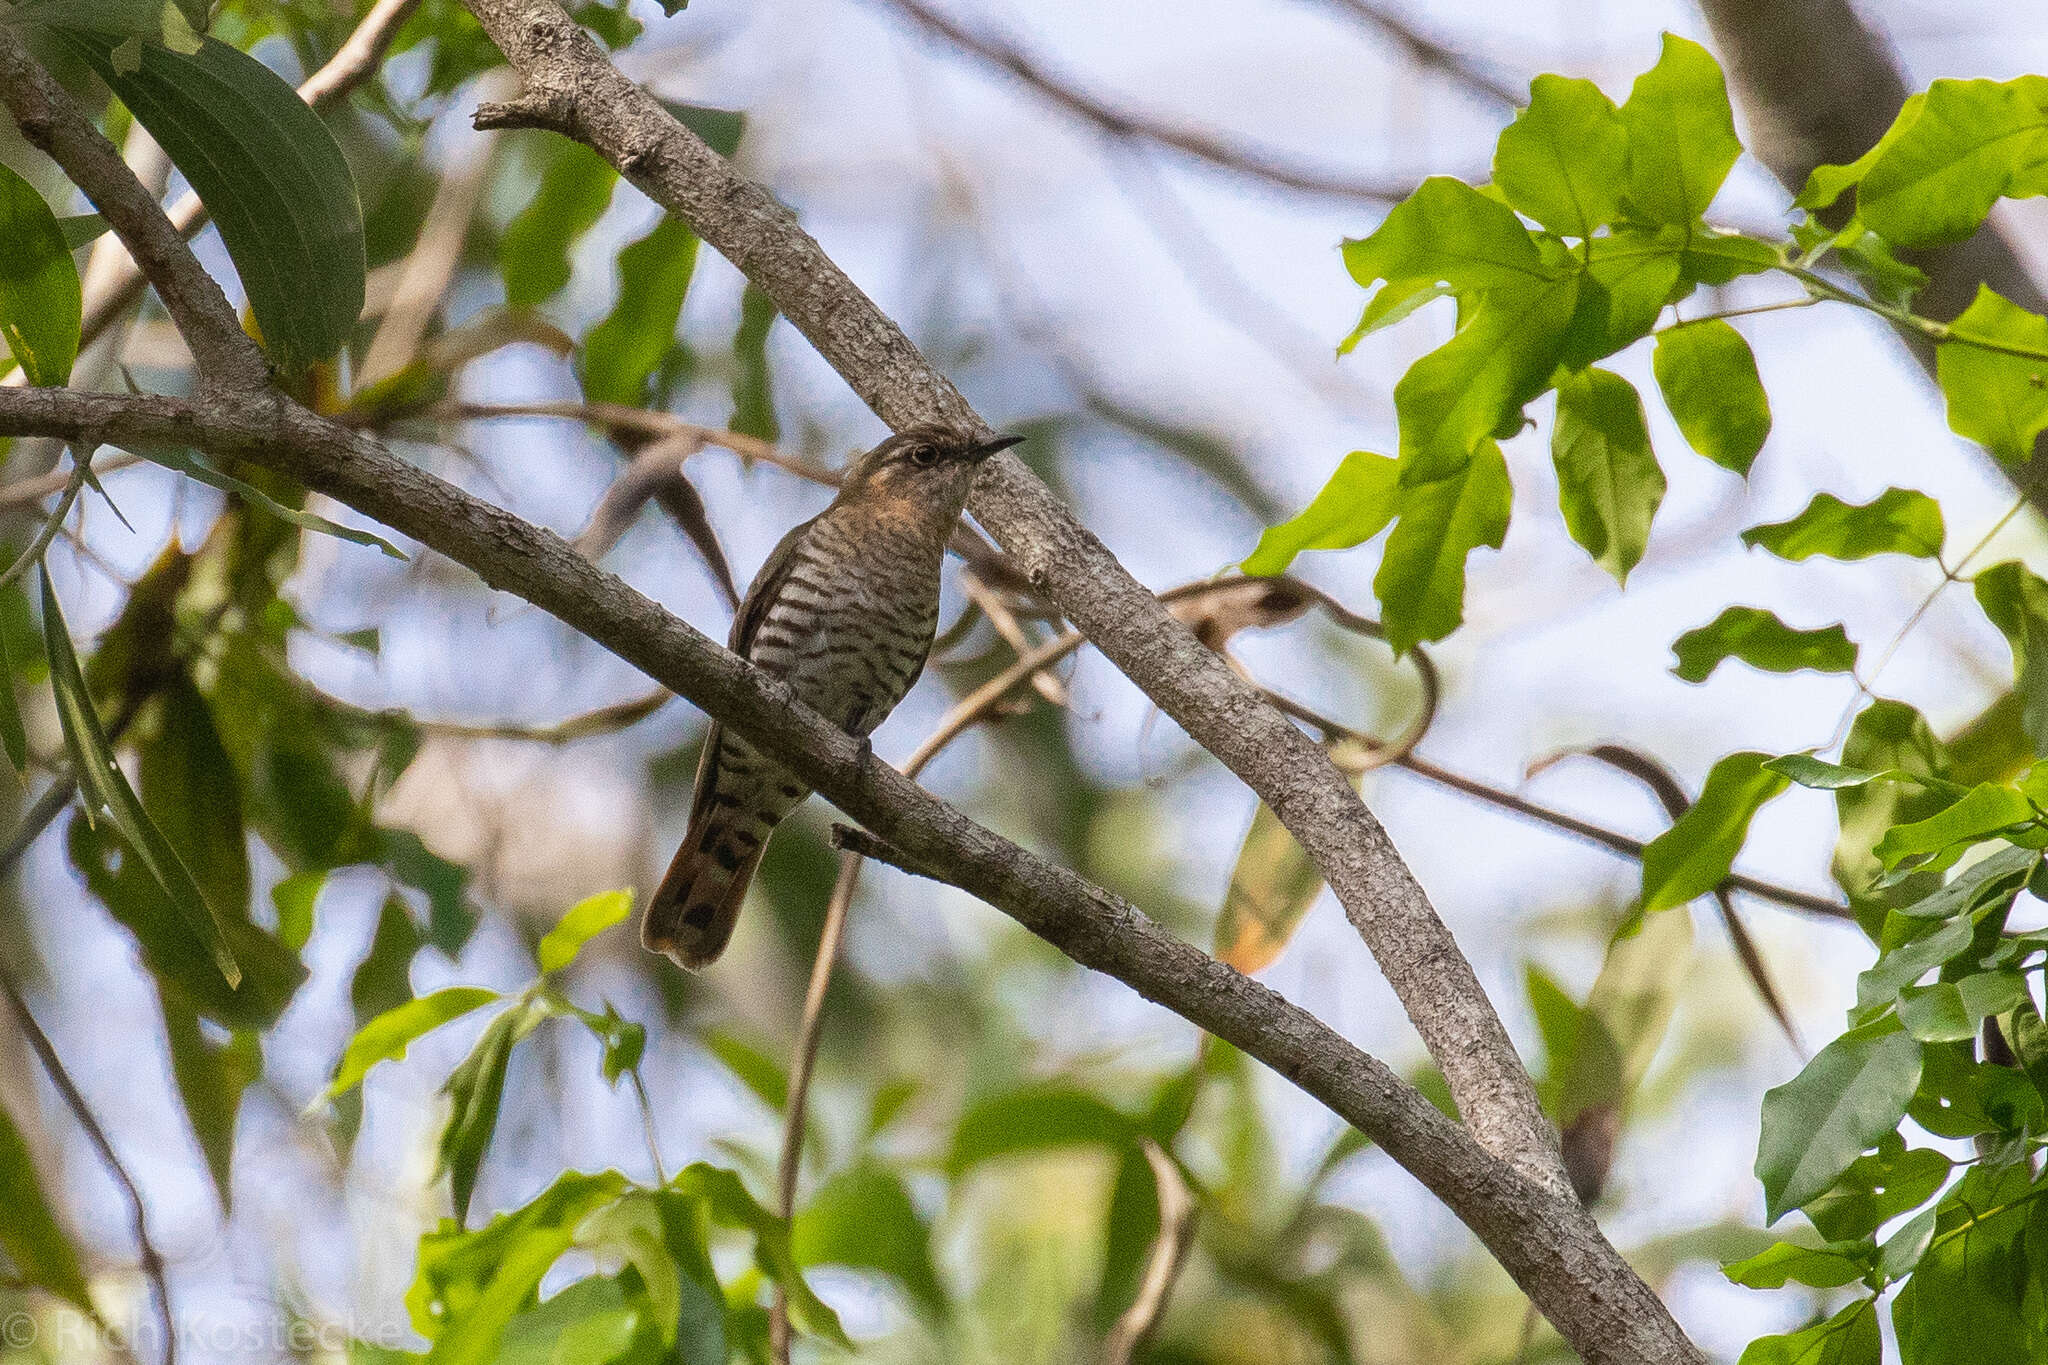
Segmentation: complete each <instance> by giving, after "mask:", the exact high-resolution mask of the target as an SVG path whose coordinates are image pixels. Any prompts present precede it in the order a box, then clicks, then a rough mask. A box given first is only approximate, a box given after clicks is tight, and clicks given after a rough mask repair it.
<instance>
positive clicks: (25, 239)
mask: <svg viewBox="0 0 2048 1365" xmlns="http://www.w3.org/2000/svg"><path fill="white" fill-rule="evenodd" d="M0 241H4V242H6V243H7V249H6V250H5V251H4V252H0V340H4V341H5V342H6V343H7V349H8V350H9V351H11V352H12V353H13V355H14V359H15V362H16V363H17V364H19V365H20V366H21V372H22V374H23V376H24V377H25V378H27V380H28V382H29V383H31V384H35V385H39V386H41V387H44V388H62V387H63V386H64V384H65V383H66V382H67V381H69V380H70V378H71V362H72V361H73V360H76V359H77V358H78V329H79V318H80V314H81V310H82V309H83V307H84V301H83V296H82V295H81V294H80V292H79V284H78V267H77V266H76V265H75V264H73V262H72V260H71V248H70V247H69V246H68V245H66V244H65V241H64V233H63V230H62V229H61V228H59V227H58V225H57V217H56V215H55V214H53V213H51V212H50V206H49V205H48V204H46V203H44V202H43V197H42V196H41V195H40V194H37V193H36V191H35V186H33V185H31V184H29V183H28V181H26V180H23V179H22V178H21V177H20V176H19V175H16V174H15V173H14V172H13V171H12V170H11V169H9V168H8V167H6V166H0Z"/></svg>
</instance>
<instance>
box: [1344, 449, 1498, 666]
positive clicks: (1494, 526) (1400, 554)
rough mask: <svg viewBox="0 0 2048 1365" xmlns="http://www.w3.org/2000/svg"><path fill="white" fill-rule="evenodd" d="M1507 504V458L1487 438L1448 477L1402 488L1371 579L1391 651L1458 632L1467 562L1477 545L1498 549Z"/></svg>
mask: <svg viewBox="0 0 2048 1365" xmlns="http://www.w3.org/2000/svg"><path fill="white" fill-rule="evenodd" d="M1513 501H1514V491H1513V489H1512V487H1511V486H1510V485H1509V483H1508V467H1507V461H1506V460H1505V459H1503V458H1502V457H1501V453H1500V447H1499V446H1497V445H1495V444H1494V443H1493V442H1491V441H1484V442H1481V443H1480V447H1479V449H1478V451H1477V452H1476V453H1474V454H1473V456H1472V458H1471V459H1470V460H1469V461H1467V462H1466V464H1465V465H1464V467H1463V468H1462V469H1460V470H1458V471H1457V472H1456V473H1455V474H1452V475H1450V476H1449V477H1446V478H1442V479H1437V480H1434V481H1433V482H1430V483H1424V484H1416V485H1408V486H1406V487H1403V488H1402V490H1401V514H1400V521H1399V523H1398V524H1397V525H1396V526H1395V527H1394V531H1393V534H1392V535H1390V536H1389V537H1388V538H1387V549H1386V554H1385V556H1384V557H1383V558H1382V559H1381V560H1380V569H1379V573H1378V574H1376V575H1375V576H1374V578H1373V591H1374V592H1375V593H1377V594H1378V596H1379V599H1380V604H1381V606H1382V608H1383V609H1384V614H1385V624H1386V628H1387V640H1388V641H1389V643H1391V644H1392V645H1393V646H1394V648H1395V650H1397V651H1400V652H1406V651H1407V650H1408V649H1409V648H1410V647H1411V646H1413V645H1415V644H1418V643H1420V642H1422V641H1425V640H1441V639H1443V638H1444V637H1445V636H1446V635H1449V634H1450V633H1451V632H1452V631H1454V630H1456V629H1457V628H1458V624H1459V623H1460V622H1461V621H1463V620H1464V619H1465V560H1466V557H1467V556H1468V555H1470V554H1471V552H1472V551H1473V550H1475V549H1477V548H1478V547H1480V546H1482V545H1484V546H1487V547H1489V548H1491V549H1496V550H1497V549H1499V548H1500V544H1501V541H1502V540H1503V539H1505V538H1506V536H1507V530H1508V512H1509V509H1510V507H1511V505H1512V503H1513Z"/></svg>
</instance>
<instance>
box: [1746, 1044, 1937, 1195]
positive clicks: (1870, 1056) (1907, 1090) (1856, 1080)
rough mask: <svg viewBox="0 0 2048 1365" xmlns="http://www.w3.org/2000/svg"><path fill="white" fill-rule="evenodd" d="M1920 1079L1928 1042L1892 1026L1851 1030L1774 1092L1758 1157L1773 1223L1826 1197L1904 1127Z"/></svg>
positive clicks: (1758, 1172) (1767, 1103)
mask: <svg viewBox="0 0 2048 1365" xmlns="http://www.w3.org/2000/svg"><path fill="white" fill-rule="evenodd" d="M1919 1084H1920V1044H1919V1043H1917V1042H1915V1041H1914V1040H1913V1039H1911V1038H1909V1037H1907V1036H1906V1035H1905V1034H1903V1033H1901V1032H1899V1031H1898V1029H1897V1027H1896V1025H1892V1024H1890V1023H1887V1024H1885V1025H1882V1026H1875V1027H1872V1028H1866V1029H1857V1030H1853V1031H1851V1032H1849V1033H1845V1034H1843V1035H1842V1036H1841V1037H1839V1038H1837V1039H1835V1041H1833V1042H1832V1043H1829V1044H1828V1045H1827V1046H1826V1047H1824V1048H1822V1049H1821V1050H1820V1052H1819V1053H1818V1054H1817V1055H1816V1056H1815V1057H1814V1059H1813V1060H1812V1061H1810V1062H1808V1063H1807V1064H1806V1068H1805V1069H1804V1070H1803V1071H1801V1072H1800V1073H1799V1074H1798V1075H1797V1076H1795V1077H1793V1078H1792V1079H1791V1080H1789V1081H1787V1082H1786V1083H1785V1084H1783V1085H1781V1086H1778V1087H1777V1088H1776V1089H1774V1090H1770V1091H1768V1092H1766V1093H1765V1095H1764V1108H1763V1136H1762V1138H1761V1140H1760V1141H1759V1142H1758V1145H1757V1154H1756V1175H1757V1179H1758V1180H1760V1181H1762V1182H1763V1187H1764V1203H1765V1213H1764V1218H1765V1221H1766V1222H1767V1223H1775V1222H1777V1221H1778V1220H1779V1219H1780V1218H1782V1217H1784V1216H1785V1213H1786V1211H1787V1210H1790V1209H1796V1208H1798V1207H1800V1206H1801V1205H1803V1204H1805V1203H1806V1202H1807V1201H1808V1200H1810V1199H1813V1198H1814V1197H1816V1196H1818V1195H1821V1194H1825V1193H1826V1192H1827V1191H1828V1190H1829V1189H1830V1188H1831V1187H1832V1186H1833V1185H1834V1183H1835V1181H1836V1180H1837V1179H1838V1178H1840V1177H1841V1175H1842V1173H1843V1172H1844V1171H1846V1170H1847V1169H1848V1168H1849V1164H1850V1163H1851V1162H1852V1161H1854V1160H1856V1158H1857V1157H1858V1156H1859V1155H1861V1154H1862V1153H1863V1152H1864V1151H1865V1150H1866V1149H1868V1148H1870V1147H1874V1146H1876V1145H1877V1142H1878V1140H1879V1139H1880V1138H1882V1137H1885V1136H1886V1135H1887V1134H1890V1133H1892V1132H1894V1131H1895V1130H1896V1129H1897V1128H1898V1126H1899V1120H1900V1119H1902V1118H1904V1117H1905V1116H1906V1105H1907V1103H1908V1102H1909V1101H1910V1100H1911V1099H1912V1098H1913V1092H1914V1090H1915V1089H1916V1088H1918V1086H1919Z"/></svg>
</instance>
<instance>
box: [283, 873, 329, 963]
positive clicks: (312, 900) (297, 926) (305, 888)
mask: <svg viewBox="0 0 2048 1365" xmlns="http://www.w3.org/2000/svg"><path fill="white" fill-rule="evenodd" d="M326 884H327V872H326V869H324V868H316V869H314V870H313V871H310V872H294V873H292V874H291V875H290V876H289V877H286V878H285V879H284V880H283V881H281V882H279V883H278V884H277V885H276V886H273V887H271V888H270V903H271V905H272V906H273V907H274V908H275V909H276V910H277V937H278V939H279V941H280V942H282V943H283V944H284V946H285V947H287V948H289V949H291V950H292V951H293V952H295V953H296V952H298V951H299V950H300V949H302V948H304V947H305V946H306V940H308V939H310V938H311V937H313V907H314V905H315V904H316V903H317V902H318V901H319V899H320V888H321V887H323V886H325V885H326Z"/></svg>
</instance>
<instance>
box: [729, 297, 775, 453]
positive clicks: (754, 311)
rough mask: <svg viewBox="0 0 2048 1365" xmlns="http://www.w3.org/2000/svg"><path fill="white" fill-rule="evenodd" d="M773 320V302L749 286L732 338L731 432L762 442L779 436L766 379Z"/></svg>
mask: <svg viewBox="0 0 2048 1365" xmlns="http://www.w3.org/2000/svg"><path fill="white" fill-rule="evenodd" d="M776 317H777V313H776V311H775V300H773V299H771V298H769V297H768V295H767V293H766V292H765V291H763V290H762V289H760V288H759V287H757V286H755V285H754V284H752V283H751V282H750V283H749V284H748V285H747V287H746V290H745V291H744V292H743V293H741V295H740V325H739V328H738V330H737V331H735V332H734V333H733V337H732V358H733V373H732V429H733V430H734V431H737V432H741V433H743V434H745V435H748V436H758V437H760V438H761V439H762V440H764V441H773V440H775V439H777V438H778V437H780V436H781V435H782V424H781V423H779V422H777V421H776V420H775V388H774V385H773V384H771V383H770V382H769V378H768V333H769V332H771V331H773V330H774V328H775V319H776Z"/></svg>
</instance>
